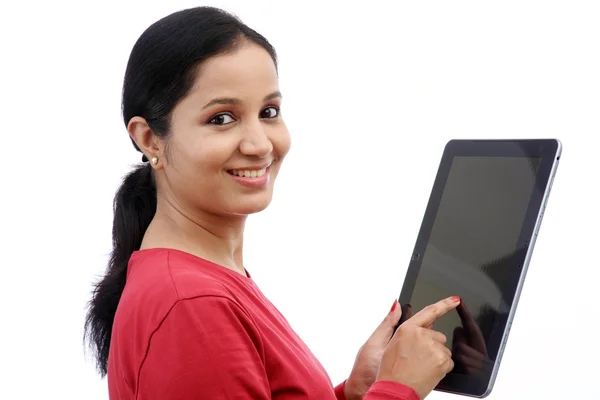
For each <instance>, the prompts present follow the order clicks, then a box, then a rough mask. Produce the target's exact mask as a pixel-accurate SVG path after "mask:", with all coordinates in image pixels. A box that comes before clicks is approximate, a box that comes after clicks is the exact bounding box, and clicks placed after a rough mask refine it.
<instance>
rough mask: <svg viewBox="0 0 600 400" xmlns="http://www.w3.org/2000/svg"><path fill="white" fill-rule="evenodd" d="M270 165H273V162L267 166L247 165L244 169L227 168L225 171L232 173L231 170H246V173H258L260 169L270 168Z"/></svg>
mask: <svg viewBox="0 0 600 400" xmlns="http://www.w3.org/2000/svg"><path fill="white" fill-rule="evenodd" d="M271 164H273V162H272V161H271V162H270V163H268V164H263V165H248V166H245V167H239V168H228V169H227V171H233V170H237V171H239V170H242V171H243V170H248V171H258V170H261V169H265V168H269V167H270V166H271Z"/></svg>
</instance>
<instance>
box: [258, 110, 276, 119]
mask: <svg viewBox="0 0 600 400" xmlns="http://www.w3.org/2000/svg"><path fill="white" fill-rule="evenodd" d="M278 116H279V108H277V107H267V108H265V109H264V110H262V111H261V113H260V117H261V118H265V119H273V118H277V117H278Z"/></svg>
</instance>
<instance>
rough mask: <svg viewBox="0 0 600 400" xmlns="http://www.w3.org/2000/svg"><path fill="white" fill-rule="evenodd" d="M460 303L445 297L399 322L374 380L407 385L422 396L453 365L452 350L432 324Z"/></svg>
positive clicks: (425, 394) (431, 388)
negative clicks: (400, 323)
mask: <svg viewBox="0 0 600 400" xmlns="http://www.w3.org/2000/svg"><path fill="white" fill-rule="evenodd" d="M459 303H460V300H459V299H458V298H456V297H450V298H447V299H445V300H442V301H439V302H437V303H435V304H432V305H429V306H427V307H425V308H424V309H422V310H421V311H419V312H418V313H416V314H415V315H414V316H413V317H411V318H410V319H409V320H407V321H406V322H404V323H403V324H402V325H400V327H399V328H398V330H397V331H396V333H395V334H394V336H393V337H392V339H391V340H390V343H389V344H388V345H387V347H386V349H385V351H384V353H383V356H382V358H381V365H380V366H379V373H378V375H377V380H390V381H394V382H398V383H401V384H404V385H406V386H409V387H411V388H413V389H414V391H415V392H417V394H418V395H419V397H420V398H421V399H424V398H425V397H426V396H427V395H428V394H429V393H430V392H431V391H432V390H433V389H434V388H435V387H436V385H437V384H438V383H439V382H440V381H441V380H442V379H443V378H444V376H446V374H447V373H448V372H450V371H452V369H453V368H454V362H453V361H452V353H451V352H450V350H449V349H448V348H447V347H446V346H445V344H446V336H445V335H444V334H442V333H440V332H437V331H434V330H432V329H431V327H432V326H433V323H434V322H435V321H436V320H437V319H438V318H440V317H441V316H442V315H444V314H446V313H447V312H449V311H451V310H453V309H455V308H456V307H457V306H458V304H459Z"/></svg>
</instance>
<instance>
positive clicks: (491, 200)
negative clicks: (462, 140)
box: [410, 156, 540, 375]
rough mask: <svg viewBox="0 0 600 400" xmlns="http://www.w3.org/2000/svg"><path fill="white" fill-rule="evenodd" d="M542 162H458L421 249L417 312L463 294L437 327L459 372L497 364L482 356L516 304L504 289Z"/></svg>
mask: <svg viewBox="0 0 600 400" xmlns="http://www.w3.org/2000/svg"><path fill="white" fill-rule="evenodd" d="M539 166H540V159H539V158H536V157H471V156H467V157H454V158H453V160H452V163H451V166H450V169H449V172H448V177H447V179H446V184H445V186H444V189H443V193H442V196H441V199H440V203H439V207H438V210H437V214H436V215H435V219H434V221H433V226H432V229H431V234H430V236H429V239H428V241H427V244H426V246H425V250H424V252H423V254H422V255H414V257H420V258H421V263H420V268H419V271H418V274H417V276H416V280H415V286H414V290H413V294H412V296H411V298H410V306H411V309H410V310H411V312H416V311H419V310H421V309H422V308H423V307H425V306H426V305H428V304H432V303H435V302H437V301H439V300H440V299H443V298H445V297H448V296H453V295H459V296H460V297H461V299H462V304H461V306H460V307H459V309H458V310H457V312H451V313H448V314H447V315H445V316H443V317H442V318H440V319H439V320H438V321H436V323H435V327H434V329H435V330H438V331H440V332H442V333H444V334H445V335H446V337H447V338H448V343H447V347H448V348H450V349H451V350H452V352H453V358H454V363H455V368H454V371H453V373H460V374H467V375H475V374H478V373H480V372H484V371H481V369H482V368H483V369H488V368H491V366H492V365H487V366H486V365H485V363H486V362H488V363H492V364H493V361H491V360H489V359H488V360H480V359H479V358H480V354H483V353H485V352H486V351H487V345H488V342H489V339H490V335H491V333H492V331H493V328H494V324H495V322H496V321H497V317H498V316H499V315H500V314H501V313H505V314H507V313H508V311H509V308H510V304H505V302H506V301H507V297H506V296H505V295H504V294H505V293H507V290H508V293H510V288H508V287H507V285H510V282H511V277H510V271H511V270H512V271H514V268H511V265H512V262H513V259H514V255H515V253H516V252H517V251H518V250H519V238H520V236H521V232H522V228H523V224H524V220H525V218H526V213H527V210H528V207H529V205H530V200H531V197H532V193H533V192H534V190H536V176H537V173H538V169H539ZM513 289H514V288H513ZM508 301H509V302H510V301H511V299H510V298H509V299H508ZM504 317H506V315H504ZM504 320H506V319H504ZM473 350H475V352H473ZM476 352H477V353H476ZM478 353H479V354H478ZM487 357H490V356H489V355H488V356H487ZM492 359H495V355H494V356H492ZM485 372H489V371H485Z"/></svg>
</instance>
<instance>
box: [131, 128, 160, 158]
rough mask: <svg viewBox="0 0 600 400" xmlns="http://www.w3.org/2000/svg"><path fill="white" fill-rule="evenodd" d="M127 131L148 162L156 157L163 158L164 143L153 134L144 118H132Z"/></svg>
mask: <svg viewBox="0 0 600 400" xmlns="http://www.w3.org/2000/svg"><path fill="white" fill-rule="evenodd" d="M127 131H128V132H129V136H131V138H132V139H133V141H134V142H135V144H137V146H138V147H139V148H140V150H141V151H142V152H143V153H144V154H145V155H146V158H148V160H151V159H152V157H154V156H157V157H159V158H160V157H161V155H162V143H161V141H160V138H159V137H158V136H156V134H155V133H154V132H152V129H150V126H148V122H146V119H144V118H142V117H133V118H131V119H130V120H129V123H128V124H127ZM159 165H160V164H159Z"/></svg>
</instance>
